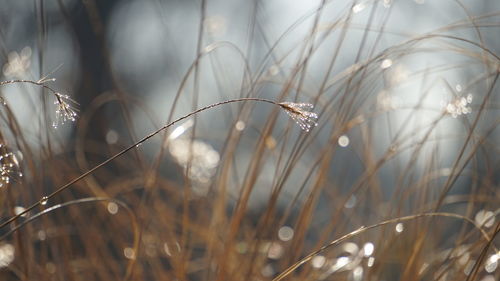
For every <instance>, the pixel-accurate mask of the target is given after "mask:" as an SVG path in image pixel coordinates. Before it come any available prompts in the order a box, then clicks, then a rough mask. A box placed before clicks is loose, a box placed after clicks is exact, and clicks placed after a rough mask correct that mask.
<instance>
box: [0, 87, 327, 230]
mask: <svg viewBox="0 0 500 281" xmlns="http://www.w3.org/2000/svg"><path fill="white" fill-rule="evenodd" d="M6 82H9V83H16V82H25V83H31V84H35V85H39V86H42V87H44V88H47V89H49V90H50V91H51V92H53V93H54V94H55V95H56V97H58V93H57V92H56V91H55V90H53V89H51V88H50V87H48V86H46V85H44V84H43V83H38V82H34V81H29V80H12V81H6ZM6 82H3V84H2V83H0V86H1V85H4V84H8V83H6ZM245 101H256V102H266V103H270V104H273V105H276V106H279V107H280V108H282V109H283V110H285V112H286V113H287V114H288V115H289V116H290V117H292V119H293V120H294V121H295V122H297V124H298V125H299V126H300V128H301V129H303V130H304V131H306V132H308V131H309V129H310V128H311V127H312V126H313V125H314V126H315V125H316V119H317V118H318V116H317V115H316V113H313V112H309V111H307V110H306V108H308V109H311V108H312V107H313V105H312V104H306V103H298V104H297V103H290V102H275V101H272V100H268V99H263V98H238V99H231V100H226V101H222V102H218V103H214V104H211V105H207V106H205V107H202V108H199V109H197V110H195V111H192V112H190V113H188V114H186V115H184V116H182V117H180V118H178V119H176V120H174V121H172V122H170V123H168V124H166V125H165V126H163V127H161V128H159V129H157V130H155V131H154V132H152V133H150V134H148V135H146V136H145V137H143V138H142V139H141V140H139V141H137V142H135V143H134V144H132V145H130V146H128V147H127V148H125V149H123V150H122V151H120V152H118V153H116V154H115V155H113V156H111V157H110V158H108V159H106V160H105V161H103V162H102V163H100V164H98V165H96V166H94V167H93V168H91V169H90V170H88V171H87V172H85V173H83V174H81V175H80V176H78V177H76V178H74V179H73V180H71V181H70V182H68V183H66V184H64V185H63V186H61V187H59V188H58V189H56V190H55V191H54V192H52V193H50V194H49V195H47V196H44V197H42V198H41V199H40V200H39V201H38V202H36V203H34V204H32V205H31V206H30V207H28V208H26V209H25V210H24V211H22V212H20V213H19V214H17V215H15V216H13V217H11V218H10V219H8V220H7V221H5V222H3V223H2V224H1V225H0V229H1V228H3V227H5V226H6V225H8V224H10V223H11V222H13V221H15V220H16V219H18V218H19V217H21V216H23V215H25V214H26V213H28V212H29V211H31V210H33V209H34V208H36V207H37V206H39V205H46V204H47V202H48V200H50V199H51V198H52V197H54V196H56V195H57V194H59V193H61V192H62V191H64V190H66V189H67V188H69V187H70V186H71V185H73V184H75V183H76V182H78V181H80V180H82V179H83V178H85V177H87V176H88V175H90V174H92V173H93V172H95V171H96V170H98V169H99V168H102V167H103V166H105V165H106V164H108V163H109V162H111V161H113V160H114V159H116V158H118V157H120V156H122V155H123V154H125V153H127V152H128V151H130V150H132V149H134V148H135V147H138V146H140V145H141V144H143V143H144V142H146V141H147V140H149V139H150V138H152V137H154V136H155V135H157V134H159V133H160V132H162V131H163V130H166V129H167V128H169V127H171V126H172V125H174V124H176V123H178V122H180V121H182V120H185V119H187V118H189V117H191V116H193V115H195V114H197V113H200V112H202V111H205V110H208V109H211V108H214V107H218V106H221V105H224V104H229V103H235V102H245Z"/></svg>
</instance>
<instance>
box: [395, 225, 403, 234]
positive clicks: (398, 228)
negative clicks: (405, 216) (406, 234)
mask: <svg viewBox="0 0 500 281" xmlns="http://www.w3.org/2000/svg"><path fill="white" fill-rule="evenodd" d="M404 229H405V227H404V225H403V224H402V223H398V224H396V232H397V233H401V232H403V230H404Z"/></svg>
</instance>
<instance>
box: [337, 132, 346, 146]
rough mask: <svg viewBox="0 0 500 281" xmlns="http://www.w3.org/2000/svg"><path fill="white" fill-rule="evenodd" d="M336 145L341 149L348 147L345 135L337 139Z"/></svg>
mask: <svg viewBox="0 0 500 281" xmlns="http://www.w3.org/2000/svg"><path fill="white" fill-rule="evenodd" d="M338 143H339V145H340V146H341V147H347V146H348V145H349V137H348V136H346V135H342V136H340V137H339V139H338Z"/></svg>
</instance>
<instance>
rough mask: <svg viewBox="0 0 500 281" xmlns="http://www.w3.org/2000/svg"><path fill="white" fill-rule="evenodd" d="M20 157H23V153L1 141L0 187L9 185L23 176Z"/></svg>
mask: <svg viewBox="0 0 500 281" xmlns="http://www.w3.org/2000/svg"><path fill="white" fill-rule="evenodd" d="M20 158H22V154H21V153H19V152H18V153H16V152H14V151H12V150H11V149H10V148H9V147H8V146H6V145H5V144H1V143H0V187H4V186H7V185H9V184H10V183H11V182H12V181H15V180H18V179H19V178H21V177H22V176H23V173H22V172H21V167H20V162H19V159H20Z"/></svg>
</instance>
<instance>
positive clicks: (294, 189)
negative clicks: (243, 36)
mask: <svg viewBox="0 0 500 281" xmlns="http://www.w3.org/2000/svg"><path fill="white" fill-rule="evenodd" d="M42 2H43V1H35V9H34V13H33V15H34V16H36V18H37V22H36V24H35V26H37V28H38V30H37V35H38V38H39V40H38V42H37V43H36V48H34V49H38V50H40V49H43V47H44V46H45V43H44V42H46V39H47V38H48V37H47V36H48V35H47V34H49V33H50V29H48V28H47V26H48V24H47V23H48V22H49V21H50V20H48V19H47V18H44V16H45V15H46V14H45V12H44V11H45V9H46V8H44V5H43V4H42ZM400 2H402V1H400ZM54 3H56V4H57V6H56V9H55V10H56V11H60V12H61V13H62V14H63V15H65V17H63V18H64V19H65V22H64V25H65V26H67V27H68V28H69V27H74V25H75V23H74V22H72V21H71V17H70V15H71V14H70V13H71V10H67V9H66V6H65V4H64V1H54ZM155 3H158V4H159V6H158V7H160V8H161V7H163V6H162V5H163V4H165V3H170V2H161V1H158V2H155ZM457 3H458V4H457V6H458V7H460V9H461V10H462V11H463V13H464V18H463V19H462V20H459V21H456V22H452V23H449V24H447V25H444V26H440V27H439V28H436V29H435V30H432V31H429V32H423V33H415V32H413V31H412V30H409V31H408V32H401V30H399V28H398V27H397V26H391V25H388V24H387V22H390V21H389V19H390V18H391V16H392V13H391V11H392V7H393V6H394V5H396V4H397V2H396V3H392V2H391V1H366V2H357V1H345V3H343V4H342V6H340V5H339V6H338V7H342V9H340V8H339V9H337V12H335V13H333V12H332V11H331V10H332V9H333V8H335V7H337V4H336V3H335V2H332V3H330V2H327V1H323V2H322V3H320V4H319V5H318V6H317V7H315V9H313V10H311V11H309V12H305V16H304V17H301V18H298V19H297V21H296V23H294V24H293V25H291V26H290V28H289V29H287V30H286V31H285V32H284V33H283V34H281V35H280V36H279V37H278V39H276V40H274V41H270V40H269V38H268V37H267V34H266V32H265V30H261V28H262V26H261V24H262V22H261V21H262V19H261V18H260V16H261V15H260V14H259V12H258V11H259V9H258V8H259V5H260V4H259V2H255V6H253V7H254V8H255V10H253V11H252V12H250V15H252V16H254V17H253V18H252V19H253V20H251V21H250V23H249V25H248V30H249V33H248V34H249V35H248V38H247V41H248V42H253V40H260V41H262V42H264V43H262V45H263V46H265V47H261V48H260V49H259V51H262V50H263V49H264V50H265V51H264V52H262V53H260V52H257V51H252V44H251V43H249V44H248V45H244V46H240V45H238V44H237V43H234V42H229V41H217V40H215V39H214V38H212V36H214V34H213V33H214V30H218V28H220V25H221V24H222V23H221V22H220V21H215V22H214V18H212V17H210V16H209V15H208V14H209V12H210V10H209V9H208V8H207V5H210V1H202V2H200V3H196V5H194V6H193V9H196V11H197V12H199V15H200V16H199V18H198V33H196V34H187V35H186V36H192V37H193V40H197V44H196V50H197V51H196V54H195V55H194V56H193V60H192V64H191V66H190V67H189V68H188V69H187V70H186V71H185V73H184V74H183V75H182V79H181V80H180V82H179V83H178V84H177V85H175V89H176V91H175V94H171V95H169V96H166V97H165V100H169V101H171V102H170V103H169V105H168V107H167V108H164V109H162V111H161V112H155V110H154V109H153V108H151V106H150V105H149V104H148V102H147V101H146V98H143V97H142V96H141V95H140V90H139V91H138V93H139V94H138V93H135V92H130V91H134V90H131V88H130V87H127V81H124V80H123V79H121V78H120V77H119V75H118V74H117V73H118V72H119V70H117V69H116V68H113V66H112V62H111V61H110V60H111V59H112V57H113V55H112V54H110V53H109V51H110V50H107V49H106V44H105V42H104V41H105V40H104V38H103V36H102V32H103V30H102V27H103V26H102V25H103V24H104V23H103V21H102V18H101V17H102V15H100V13H99V11H100V10H99V7H100V6H99V3H98V2H95V1H85V2H84V3H83V4H82V5H81V7H82V9H83V10H84V11H85V12H86V19H87V20H88V25H89V26H90V27H91V29H92V31H93V32H94V34H95V42H94V43H96V45H97V46H101V47H102V50H101V53H100V54H102V57H98V58H97V59H98V60H99V61H100V64H102V65H104V66H105V67H104V70H102V71H103V72H104V73H105V75H104V77H105V78H106V83H104V84H106V85H107V87H108V89H107V91H105V92H103V93H96V92H94V91H93V90H92V89H95V88H97V87H95V85H96V84H99V83H101V82H102V81H96V80H95V79H94V78H95V77H93V75H94V73H90V72H86V71H85V70H83V71H82V77H83V78H82V81H84V83H83V84H84V85H83V86H82V87H81V88H82V89H83V90H82V91H81V92H82V93H83V94H81V95H80V96H77V95H72V94H71V93H68V96H66V94H65V93H64V92H65V91H64V90H62V89H59V88H58V87H57V85H62V84H64V82H63V83H62V84H58V83H59V80H57V81H54V79H52V78H53V77H55V76H57V75H58V74H57V73H58V72H55V73H51V74H50V75H48V76H47V75H41V76H42V78H35V79H34V78H33V76H34V75H33V73H31V72H30V68H29V64H30V57H31V55H32V54H31V51H29V52H28V51H27V49H24V51H21V52H20V53H19V54H18V53H11V54H10V55H7V54H8V51H7V50H3V51H4V52H3V54H4V55H3V57H2V60H3V61H4V67H3V76H2V81H3V82H0V93H1V94H2V102H3V103H2V104H1V105H0V106H1V108H0V116H1V119H0V122H1V127H0V128H1V130H0V144H1V146H0V164H1V166H0V181H1V187H0V204H1V206H2V208H1V214H0V217H1V219H2V224H1V227H0V235H1V241H0V277H1V278H2V280H274V281H278V280H354V281H359V280H482V281H493V280H498V279H499V278H500V269H499V266H498V263H499V261H500V252H499V249H498V247H499V238H498V232H499V231H500V223H499V220H498V215H499V212H500V207H499V206H500V204H499V203H500V194H499V191H500V189H499V188H498V181H499V173H500V171H499V168H498V167H499V164H500V163H499V158H498V152H499V147H498V123H499V121H500V120H499V119H498V112H499V109H498V105H499V100H498V97H499V94H498V86H497V80H498V75H499V71H498V69H499V68H498V65H499V56H498V54H497V53H498V52H497V51H496V49H497V48H496V45H495V44H497V43H498V42H496V41H494V42H490V40H489V39H490V36H491V34H492V32H491V30H497V29H498V28H499V24H498V18H499V17H498V15H499V13H498V12H495V11H491V13H486V14H480V15H475V14H474V13H473V12H472V10H473V9H472V8H474V7H469V6H467V3H460V2H457ZM198 4H200V5H198ZM402 5H403V4H402ZM160 8H159V13H160V12H161V11H162V10H161V9H160ZM381 9H384V10H381ZM338 11H341V12H338ZM362 11H364V12H366V13H367V15H368V16H367V17H366V18H364V19H365V20H361V21H357V19H358V18H357V15H358V14H359V13H361V12H362ZM380 11H382V12H380ZM408 13H409V11H408ZM398 16H399V17H401V15H398ZM219 20H220V19H219ZM218 24H219V25H218ZM228 26H230V23H229V24H228ZM304 28H305V29H306V30H308V31H307V32H305V33H304V34H305V35H302V36H301V37H300V39H298V40H296V41H295V42H294V43H293V44H292V45H289V44H284V42H287V41H289V40H292V39H293V38H296V37H293V36H292V35H293V34H294V32H295V31H296V30H298V29H301V30H303V29H304ZM0 30H1V28H0ZM79 30H80V29H78V28H74V29H73V32H75V34H76V35H77V36H78V35H79V34H78V32H79ZM396 31H397V32H396ZM134 35H137V34H131V35H130V36H134ZM2 37H3V35H2V33H1V32H0V42H2ZM214 37H216V36H214ZM389 37H390V38H392V39H394V38H393V37H395V38H398V39H397V40H395V42H396V43H394V44H389V46H387V47H385V46H384V45H386V42H385V40H386V39H387V38H389ZM291 38H292V39H291ZM392 39H391V42H392ZM352 41H354V42H355V44H353V43H352ZM3 45H6V44H3ZM126 47H127V46H123V48H126ZM2 48H5V47H2ZM29 50H31V49H29ZM9 51H10V50H9ZM178 51H179V53H182V51H183V50H178ZM41 53H43V52H41ZM235 53H236V54H237V56H235V55H234V54H235ZM93 59H94V60H96V58H95V57H94V58H93ZM101 60H102V61H101ZM61 63H64V62H61ZM38 64H39V65H40V69H43V67H42V66H43V55H42V56H38ZM235 65H236V66H235ZM133 70H134V68H133V65H130V70H129V71H132V72H133ZM183 71H184V70H178V72H183ZM42 72H43V71H40V73H42ZM457 77H465V78H463V79H462V80H460V82H457V81H456V79H457ZM233 78H234V79H233ZM100 79H103V78H102V77H100ZM207 81H210V82H207ZM94 83H95V84H94ZM214 85H216V86H215V88H216V89H217V90H214ZM150 86H151V85H148V84H147V83H146V84H145V85H144V88H147V87H150ZM132 88H133V87H132ZM9 89H10V90H12V89H15V91H16V92H17V93H18V94H19V95H22V98H24V99H26V100H27V101H28V102H27V104H30V106H23V107H20V106H16V105H18V103H16V101H15V100H14V99H13V98H12V96H10V97H9V94H12V92H8V91H9ZM165 91H166V92H167V93H170V92H169V91H167V90H165ZM214 91H216V92H217V94H216V95H212V93H213V92H214ZM70 96H72V97H71V98H70ZM89 97H93V98H89ZM214 97H218V98H217V99H219V100H218V102H219V103H216V104H214V105H211V106H207V107H204V106H206V104H209V103H205V102H206V101H207V100H213V99H214ZM219 97H220V98H219ZM73 100H76V101H79V100H84V101H87V102H85V103H82V104H80V105H78V104H77V103H76V102H75V101H73ZM11 101H12V102H11ZM53 103H55V106H53ZM308 103H311V104H314V108H315V109H314V112H312V111H313V110H312V109H311V107H310V106H309V105H308ZM186 108H191V110H186V111H184V110H185V109H186ZM310 110H311V111H310ZM54 111H55V113H54ZM284 112H285V113H288V116H287V115H286V114H283V113H284ZM26 113H31V114H32V115H31V116H33V117H32V121H31V123H29V124H25V123H26V119H22V120H21V119H20V118H19V115H20V114H26ZM75 114H76V115H78V117H77V118H76V120H73V119H75V117H76V116H75ZM316 114H317V115H316ZM141 115H142V116H146V117H144V118H143V117H141V118H140V120H147V121H144V122H139V123H138V122H137V120H136V119H135V118H138V116H141ZM182 116H184V117H182ZM179 117H180V119H176V118H179ZM288 117H291V118H288ZM316 117H318V118H317V120H316ZM58 120H59V121H65V122H58ZM174 120H178V121H174ZM71 121H75V122H71ZM172 121H174V123H172ZM53 122H55V123H54V124H56V125H58V126H57V127H58V128H57V129H54V128H52V125H53ZM316 122H317V126H316ZM295 123H298V124H299V126H297V125H296V124H295ZM152 127H153V129H151V130H150V131H152V132H154V133H153V134H150V135H148V134H145V135H144V136H143V135H141V134H142V133H141V132H144V131H148V130H149V128H152ZM61 129H63V130H64V129H66V130H67V131H70V133H69V137H65V134H64V132H61Z"/></svg>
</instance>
